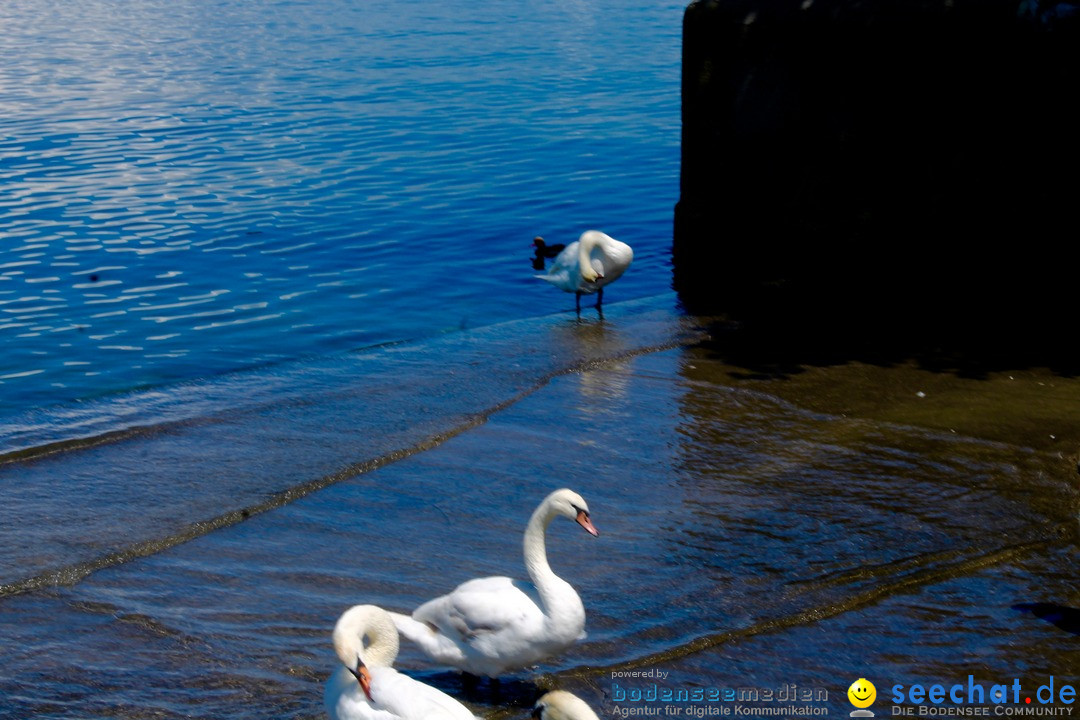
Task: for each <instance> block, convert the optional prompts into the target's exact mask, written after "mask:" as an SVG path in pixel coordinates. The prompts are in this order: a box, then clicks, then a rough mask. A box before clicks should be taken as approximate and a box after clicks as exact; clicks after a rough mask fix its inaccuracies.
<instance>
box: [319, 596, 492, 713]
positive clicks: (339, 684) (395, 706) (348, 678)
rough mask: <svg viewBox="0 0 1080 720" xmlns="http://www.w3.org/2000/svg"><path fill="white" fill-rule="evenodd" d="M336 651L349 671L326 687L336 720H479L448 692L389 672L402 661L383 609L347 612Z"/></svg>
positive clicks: (341, 672)
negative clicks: (399, 658) (397, 662)
mask: <svg viewBox="0 0 1080 720" xmlns="http://www.w3.org/2000/svg"><path fill="white" fill-rule="evenodd" d="M365 639H366V640H367V643H366V644H365V642H364V641H365ZM334 650H335V651H337V656H338V658H340V660H341V662H342V663H343V664H344V667H340V668H338V669H337V671H336V672H335V673H334V674H333V675H332V676H331V677H330V679H329V680H328V681H327V682H326V693H325V696H324V702H325V704H326V712H327V714H328V715H329V716H330V718H331V720H476V718H475V717H474V716H473V714H472V713H471V712H470V711H469V709H468V708H467V707H465V706H464V705H462V704H461V703H459V702H458V701H457V700H455V699H454V698H452V697H450V696H449V695H447V694H446V693H444V692H442V691H441V690H436V689H435V688H433V687H431V686H430V685H425V684H424V683H422V682H420V681H418V680H413V679H412V678H411V677H408V676H407V675H402V674H400V673H399V672H398V671H397V670H394V669H393V668H392V667H390V666H391V665H392V664H393V663H394V658H396V657H397V652H398V633H397V629H396V628H395V627H394V622H393V620H391V619H390V614H389V613H388V612H386V611H385V610H383V609H382V608H380V607H376V606H374V605H356V606H355V607H352V608H349V609H348V610H346V611H345V613H344V614H343V615H342V616H341V618H340V619H339V620H338V621H337V625H335V626H334Z"/></svg>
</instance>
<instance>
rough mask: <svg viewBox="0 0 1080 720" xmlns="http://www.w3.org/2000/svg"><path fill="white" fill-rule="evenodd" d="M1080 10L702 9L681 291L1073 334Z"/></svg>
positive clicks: (785, 312) (1027, 4) (1029, 333)
mask: <svg viewBox="0 0 1080 720" xmlns="http://www.w3.org/2000/svg"><path fill="white" fill-rule="evenodd" d="M1078 30H1080V7H1078V6H1075V5H1070V4H1068V3H1066V2H1051V1H1049V0H1045V1H1043V2H1038V1H1035V0H1023V2H1019V1H1018V0H936V1H933V2H931V1H929V0H805V1H803V0H782V1H781V0H723V1H716V0H700V1H697V2H693V3H691V5H690V6H689V7H688V8H687V10H686V14H685V18H684V29H683V33H684V34H683V79H682V102H683V139H682V176H681V197H680V201H679V203H678V205H677V207H676V213H675V239H674V253H673V254H674V267H675V287H676V289H677V290H678V292H679V294H680V297H681V299H682V300H683V302H684V304H685V305H686V306H687V307H688V308H689V309H691V310H693V311H697V312H725V313H729V314H731V315H732V316H734V317H737V318H743V319H751V320H753V319H772V320H779V321H780V322H781V323H783V324H787V325H790V326H798V325H800V324H805V323H813V324H815V325H818V326H820V325H832V324H835V323H842V324H844V325H847V326H849V327H850V323H851V322H854V323H855V324H856V325H857V326H858V327H860V328H869V327H871V326H874V327H888V328H889V329H888V331H887V332H889V333H893V332H903V333H926V332H930V333H935V332H936V333H938V334H939V335H941V336H948V335H951V334H956V333H961V334H963V333H971V334H981V333H986V332H998V331H1001V330H1010V332H1011V330H1015V329H1017V328H1023V332H1022V333H1020V334H1019V335H1022V336H1024V337H1026V338H1028V339H1030V338H1031V337H1044V336H1045V335H1046V334H1047V333H1054V332H1060V333H1065V334H1067V335H1068V336H1072V335H1074V334H1075V327H1076V325H1077V323H1076V322H1075V313H1076V310H1077V309H1078V307H1080V303H1078V302H1077V298H1078V292H1077V269H1078V267H1080V266H1078V265H1077V264H1076V263H1075V261H1074V260H1073V259H1072V257H1073V255H1074V251H1075V248H1076V247H1077V244H1078V240H1077V239H1078V238H1080V231H1078V229H1077V218H1078V213H1080V189H1078V188H1080V182H1078V173H1080V167H1078V159H1080V153H1078V151H1077V149H1078V144H1080V143H1078V138H1080V114H1078V112H1077V107H1076V106H1077V104H1080V73H1078V72H1077V70H1078V65H1077V55H1078V50H1080V32H1078Z"/></svg>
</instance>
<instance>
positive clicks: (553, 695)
mask: <svg viewBox="0 0 1080 720" xmlns="http://www.w3.org/2000/svg"><path fill="white" fill-rule="evenodd" d="M534 710H535V712H534V715H536V714H538V715H539V718H540V720H599V718H597V717H596V713H595V712H593V709H592V708H591V707H589V705H588V703H586V702H585V701H584V700H582V699H581V698H579V697H578V696H577V695H574V694H573V693H569V692H566V691H565V690H552V691H551V692H549V693H547V694H546V695H544V696H543V697H541V698H540V699H539V700H537V701H536V705H535V707H534Z"/></svg>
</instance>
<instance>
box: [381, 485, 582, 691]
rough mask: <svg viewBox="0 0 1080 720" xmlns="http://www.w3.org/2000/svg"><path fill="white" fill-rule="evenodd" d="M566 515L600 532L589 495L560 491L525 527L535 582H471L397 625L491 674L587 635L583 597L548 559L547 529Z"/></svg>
mask: <svg viewBox="0 0 1080 720" xmlns="http://www.w3.org/2000/svg"><path fill="white" fill-rule="evenodd" d="M560 515H561V516H563V517H566V518H569V519H571V520H574V521H575V522H577V523H578V524H579V525H581V527H583V528H584V529H585V530H586V531H587V532H589V533H590V534H591V535H594V536H597V535H599V534H600V533H598V532H597V531H596V528H595V527H593V524H592V521H591V520H590V519H589V507H588V505H586V504H585V500H584V499H583V498H582V497H581V496H580V495H578V494H577V493H576V492H574V491H573V490H567V489H562V490H556V491H555V492H553V493H551V494H550V495H548V496H547V497H546V498H545V499H544V501H543V502H541V503H540V505H539V506H538V507H537V508H536V510H535V511H534V512H533V514H532V517H531V518H530V519H529V524H528V526H527V527H526V528H525V539H524V550H525V568H526V570H527V571H528V573H529V577H530V578H532V582H525V581H522V580H512V579H510V578H508V577H486V578H477V579H475V580H469V581H467V582H465V583H462V584H461V585H459V586H458V587H457V588H456V589H455V590H453V591H452V592H451V593H449V594H448V595H443V596H442V597H438V598H435V599H434V600H430V601H428V602H426V603H424V604H423V605H421V606H420V607H418V608H417V609H416V610H415V611H414V612H413V614H412V616H411V617H410V616H408V615H401V614H398V613H390V617H391V618H392V619H393V621H394V624H395V625H396V626H397V629H398V630H399V631H400V632H401V634H402V635H404V636H405V637H407V638H408V639H409V640H412V641H413V642H414V643H416V644H417V645H418V646H419V647H420V649H421V650H423V651H424V652H425V653H426V654H427V655H428V656H429V657H431V658H432V659H433V660H436V661H438V662H441V663H445V664H447V665H451V666H453V667H456V668H458V669H459V670H463V671H465V672H467V673H470V674H472V675H486V676H488V677H498V676H499V675H500V674H502V673H503V672H506V671H507V670H513V669H519V668H524V667H529V666H531V665H534V664H535V663H537V662H538V661H540V660H543V659H545V658H548V657H551V656H552V655H556V654H558V653H560V652H562V651H563V650H565V649H566V648H568V647H570V646H571V645H573V644H574V643H575V642H577V641H578V640H580V639H582V638H584V637H585V607H584V606H583V605H582V603H581V598H579V597H578V594H577V592H576V591H575V590H574V588H573V587H572V586H571V585H570V583H568V582H566V581H565V580H563V579H562V578H560V577H558V576H557V575H556V574H555V573H554V572H553V571H552V569H551V566H550V565H548V561H547V550H546V548H545V541H544V539H545V535H546V532H547V527H548V525H549V524H550V523H551V521H552V520H553V519H555V518H556V517H558V516H560Z"/></svg>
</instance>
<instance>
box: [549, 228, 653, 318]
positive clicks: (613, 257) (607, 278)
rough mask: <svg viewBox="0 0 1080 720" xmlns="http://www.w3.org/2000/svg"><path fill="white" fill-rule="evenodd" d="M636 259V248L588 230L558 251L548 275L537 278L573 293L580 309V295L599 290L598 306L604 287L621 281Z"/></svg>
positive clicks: (602, 298)
mask: <svg viewBox="0 0 1080 720" xmlns="http://www.w3.org/2000/svg"><path fill="white" fill-rule="evenodd" d="M633 259H634V251H633V250H632V249H631V248H630V246H629V245H627V244H626V243H624V242H619V241H618V240H616V239H615V238H613V237H611V236H610V235H605V234H604V233H602V232H600V231H598V230H586V231H585V232H583V233H581V237H579V238H578V239H577V241H576V242H572V243H570V244H569V245H567V246H566V248H565V249H564V250H563V251H562V252H560V253H559V254H558V256H557V257H556V258H555V260H554V261H553V262H552V263H551V269H550V270H548V272H547V273H546V274H544V275H537V276H536V277H538V278H540V279H541V280H547V281H548V282H549V283H551V284H552V285H554V286H555V287H557V288H559V289H561V290H564V291H566V292H572V293H574V298H575V301H576V305H577V309H578V311H579V312H580V311H581V296H582V295H591V294H593V293H597V298H596V307H600V305H601V304H602V303H603V302H604V286H605V285H610V284H611V283H613V282H615V281H616V280H618V279H619V277H620V276H621V275H622V274H623V273H624V272H626V269H627V268H628V267H630V263H631V262H632V261H633Z"/></svg>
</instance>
